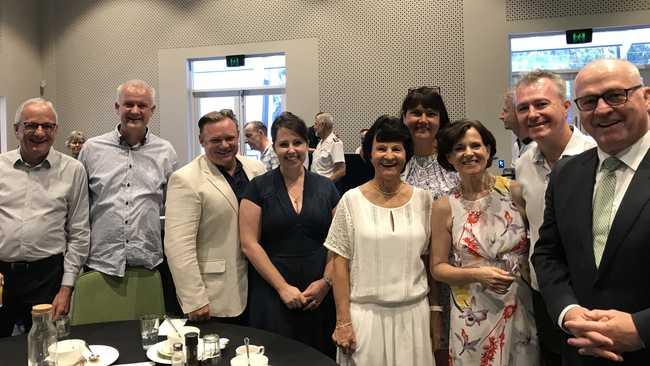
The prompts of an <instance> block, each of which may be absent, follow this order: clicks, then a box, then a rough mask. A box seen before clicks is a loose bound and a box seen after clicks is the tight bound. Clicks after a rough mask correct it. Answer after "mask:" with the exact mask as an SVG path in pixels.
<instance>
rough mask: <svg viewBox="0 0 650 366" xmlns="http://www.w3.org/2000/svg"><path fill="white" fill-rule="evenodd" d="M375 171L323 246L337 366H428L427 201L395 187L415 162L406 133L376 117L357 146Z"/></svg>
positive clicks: (418, 192) (352, 195) (348, 196)
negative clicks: (328, 255) (328, 260)
mask: <svg viewBox="0 0 650 366" xmlns="http://www.w3.org/2000/svg"><path fill="white" fill-rule="evenodd" d="M363 155H364V158H365V160H366V161H368V162H370V163H371V165H372V167H373V169H374V177H373V179H372V180H370V181H369V182H367V183H365V184H363V185H361V186H359V187H357V188H355V189H352V190H350V191H348V192H346V193H345V194H344V195H343V198H341V201H340V202H339V205H338V206H337V208H336V213H335V215H334V219H333V221H332V225H331V226H330V231H329V234H328V237H327V240H326V241H325V246H326V247H327V248H328V249H329V250H330V251H331V252H332V261H333V272H332V281H333V287H334V299H335V302H336V317H337V323H336V328H335V330H334V333H333V335H332V338H333V339H334V342H336V344H337V346H338V347H339V349H338V354H337V361H338V363H339V364H340V365H358V366H366V365H372V366H383V365H413V366H431V365H434V360H433V354H432V352H431V339H430V337H429V302H428V299H427V293H428V291H429V288H428V285H427V278H426V270H425V263H424V262H423V259H422V256H423V255H425V254H426V253H427V250H428V247H429V238H430V211H431V202H432V197H431V194H430V193H428V192H427V191H425V190H422V189H419V188H415V187H412V186H410V185H408V184H407V183H404V182H403V181H402V180H401V179H400V173H401V172H402V170H403V169H404V165H405V164H406V162H407V161H408V159H409V158H410V157H411V156H412V155H413V147H412V143H411V136H410V134H409V131H408V129H407V128H406V127H405V126H404V125H403V124H402V122H401V121H400V120H399V119H398V118H395V117H389V116H382V117H379V119H377V121H376V122H375V123H374V124H373V126H372V127H371V128H370V130H369V131H368V133H367V134H366V137H365V139H364V142H363Z"/></svg>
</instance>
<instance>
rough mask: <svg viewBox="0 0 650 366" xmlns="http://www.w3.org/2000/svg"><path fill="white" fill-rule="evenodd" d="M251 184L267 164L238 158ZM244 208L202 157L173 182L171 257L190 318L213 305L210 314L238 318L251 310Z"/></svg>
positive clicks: (168, 229)
mask: <svg viewBox="0 0 650 366" xmlns="http://www.w3.org/2000/svg"><path fill="white" fill-rule="evenodd" d="M237 159H238V160H239V161H240V162H241V164H242V167H243V169H244V172H245V173H246V175H247V176H248V179H253V177H255V176H257V175H260V174H263V173H264V172H265V168H264V165H263V164H262V163H261V162H259V161H256V160H251V159H247V158H244V157H242V156H237ZM238 215H239V205H238V203H237V197H236V196H235V193H234V192H233V191H232V189H231V188H230V185H229V184H228V182H227V181H226V178H225V177H224V176H223V175H222V174H221V172H220V171H219V169H218V168H217V167H216V166H215V165H214V164H212V163H211V162H210V161H209V160H208V159H207V157H206V156H205V155H201V156H199V157H197V158H196V159H194V160H193V161H192V162H190V163H189V164H187V165H185V166H184V167H182V168H181V169H179V170H178V171H176V172H175V173H174V174H172V176H171V177H170V178H169V183H168V186H167V204H166V210H165V243H164V245H165V255H166V256H167V261H168V263H169V269H170V270H171V274H172V277H173V279H174V284H175V285H176V295H177V297H178V300H179V302H180V305H181V308H182V309H183V312H184V313H186V314H187V313H190V312H192V311H194V310H197V309H199V308H201V307H203V306H205V305H207V304H210V315H211V316H218V317H234V316H237V315H240V314H241V313H242V312H243V311H244V308H245V306H246V297H247V292H248V279H247V262H246V259H245V257H244V255H243V253H242V251H241V248H240V245H239V225H238Z"/></svg>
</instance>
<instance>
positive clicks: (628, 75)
mask: <svg viewBox="0 0 650 366" xmlns="http://www.w3.org/2000/svg"><path fill="white" fill-rule="evenodd" d="M639 84H641V77H640V76H639V72H638V70H637V69H636V67H635V66H634V65H632V64H630V63H628V62H626V61H620V60H606V61H605V60H603V61H597V62H594V63H592V64H589V65H587V66H585V67H584V68H583V69H582V70H581V71H580V72H579V73H578V76H577V77H576V81H575V95H576V97H577V98H580V97H584V96H588V95H602V94H603V93H605V92H608V91H611V90H615V89H627V88H631V87H633V86H636V85H639ZM649 111H650V88H648V87H643V88H639V89H636V90H632V91H630V92H629V93H628V100H627V102H626V103H624V104H620V105H616V106H613V107H612V106H610V105H608V104H607V103H605V102H604V101H603V100H602V99H598V102H597V105H596V108H595V109H594V110H592V111H580V120H581V122H582V125H583V126H584V128H585V130H587V132H588V133H589V134H590V135H591V136H592V137H593V138H594V139H595V140H596V142H597V143H598V146H599V147H600V148H601V149H602V150H603V151H605V152H607V153H608V154H612V155H613V154H617V153H618V152H620V151H622V150H624V149H626V148H627V147H629V146H631V145H632V144H634V143H635V142H636V141H637V140H638V139H639V138H641V137H642V136H643V135H644V134H645V133H646V131H647V130H648V112H649Z"/></svg>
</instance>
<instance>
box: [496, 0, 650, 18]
mask: <svg viewBox="0 0 650 366" xmlns="http://www.w3.org/2000/svg"><path fill="white" fill-rule="evenodd" d="M649 9H650V0H615V1H613V0H583V1H567V0H506V21H517V20H528V19H542V18H557V17H567V16H576V15H594V14H606V13H617V12H624V11H635V10H649Z"/></svg>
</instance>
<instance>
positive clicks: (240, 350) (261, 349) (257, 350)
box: [235, 344, 264, 356]
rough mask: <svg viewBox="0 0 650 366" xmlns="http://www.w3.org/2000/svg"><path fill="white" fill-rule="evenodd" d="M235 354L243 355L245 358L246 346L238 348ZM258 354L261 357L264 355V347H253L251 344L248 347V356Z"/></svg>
mask: <svg viewBox="0 0 650 366" xmlns="http://www.w3.org/2000/svg"><path fill="white" fill-rule="evenodd" d="M235 353H236V354H237V355H244V356H246V346H239V347H237V348H236V349H235ZM253 353H256V354H259V355H263V354H264V346H255V345H253V344H250V345H248V354H253Z"/></svg>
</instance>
